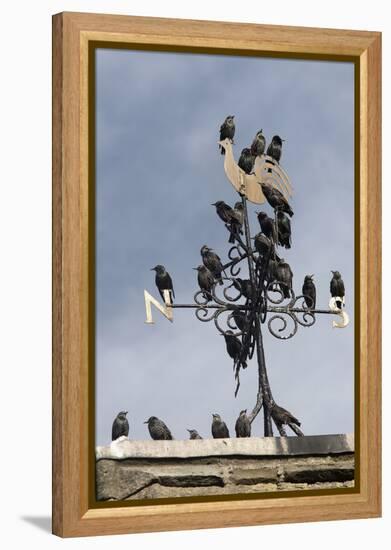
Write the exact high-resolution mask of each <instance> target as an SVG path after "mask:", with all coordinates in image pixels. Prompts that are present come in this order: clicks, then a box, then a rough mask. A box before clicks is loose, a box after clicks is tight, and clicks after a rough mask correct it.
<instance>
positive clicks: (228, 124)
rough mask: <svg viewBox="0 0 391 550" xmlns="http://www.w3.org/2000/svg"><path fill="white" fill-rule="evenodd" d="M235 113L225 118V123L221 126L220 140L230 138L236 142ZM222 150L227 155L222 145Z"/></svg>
mask: <svg viewBox="0 0 391 550" xmlns="http://www.w3.org/2000/svg"><path fill="white" fill-rule="evenodd" d="M234 118H235V116H234V115H229V116H227V118H226V119H225V120H224V122H223V124H222V125H221V126H220V141H224V140H225V139H229V140H230V142H231V143H233V142H234V135H235V122H234ZM219 147H220V152H221V154H222V155H225V149H224V147H222V146H221V145H219Z"/></svg>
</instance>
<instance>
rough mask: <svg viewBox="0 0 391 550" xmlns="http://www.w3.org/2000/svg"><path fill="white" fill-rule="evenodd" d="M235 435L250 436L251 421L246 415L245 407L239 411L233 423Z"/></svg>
mask: <svg viewBox="0 0 391 550" xmlns="http://www.w3.org/2000/svg"><path fill="white" fill-rule="evenodd" d="M235 432H236V437H251V422H250V419H249V417H248V416H247V409H244V410H243V411H240V414H239V416H238V419H237V420H236V423H235Z"/></svg>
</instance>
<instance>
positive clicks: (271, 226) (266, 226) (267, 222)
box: [255, 210, 277, 242]
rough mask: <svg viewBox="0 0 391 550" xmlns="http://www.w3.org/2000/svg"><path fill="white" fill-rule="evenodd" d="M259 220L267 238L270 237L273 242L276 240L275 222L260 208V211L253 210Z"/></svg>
mask: <svg viewBox="0 0 391 550" xmlns="http://www.w3.org/2000/svg"><path fill="white" fill-rule="evenodd" d="M255 213H256V214H257V218H258V221H259V225H260V227H261V229H262V233H263V234H264V235H266V237H268V238H269V239H272V240H273V242H276V241H277V232H276V224H275V223H274V220H273V218H269V216H268V215H267V214H266V212H263V211H262V210H261V211H260V212H255Z"/></svg>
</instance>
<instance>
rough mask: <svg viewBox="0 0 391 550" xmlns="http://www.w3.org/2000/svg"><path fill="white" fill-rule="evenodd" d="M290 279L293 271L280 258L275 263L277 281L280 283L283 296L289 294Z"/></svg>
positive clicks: (285, 296) (286, 296)
mask: <svg viewBox="0 0 391 550" xmlns="http://www.w3.org/2000/svg"><path fill="white" fill-rule="evenodd" d="M292 279H293V273H292V270H291V267H290V265H289V264H288V263H286V262H285V260H283V259H281V260H280V261H279V262H278V264H277V281H278V282H279V284H280V288H281V291H282V293H283V295H284V298H289V297H290V295H291V294H290V292H291V290H292Z"/></svg>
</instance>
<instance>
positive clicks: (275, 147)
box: [266, 136, 285, 162]
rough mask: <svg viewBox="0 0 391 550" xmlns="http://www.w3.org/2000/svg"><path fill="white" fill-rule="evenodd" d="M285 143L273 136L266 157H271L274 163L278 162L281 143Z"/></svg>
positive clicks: (278, 137)
mask: <svg viewBox="0 0 391 550" xmlns="http://www.w3.org/2000/svg"><path fill="white" fill-rule="evenodd" d="M283 141H285V140H284V139H281V138H280V136H273V138H272V140H271V142H270V144H269V147H268V148H267V153H266V154H267V155H269V157H272V158H273V159H274V160H275V161H277V162H280V159H281V153H282V143H283Z"/></svg>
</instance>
